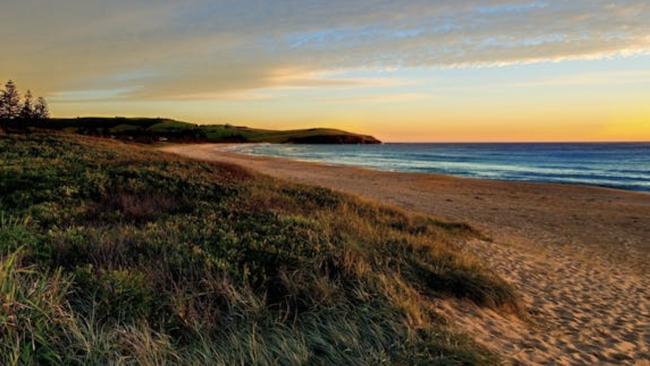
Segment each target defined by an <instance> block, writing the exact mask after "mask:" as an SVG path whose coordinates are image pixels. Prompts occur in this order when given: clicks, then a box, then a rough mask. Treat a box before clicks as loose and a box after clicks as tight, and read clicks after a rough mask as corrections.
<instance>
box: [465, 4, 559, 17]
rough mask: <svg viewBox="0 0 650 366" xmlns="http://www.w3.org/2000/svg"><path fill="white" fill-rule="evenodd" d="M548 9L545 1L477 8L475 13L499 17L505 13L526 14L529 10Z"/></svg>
mask: <svg viewBox="0 0 650 366" xmlns="http://www.w3.org/2000/svg"><path fill="white" fill-rule="evenodd" d="M546 7H548V3H547V2H545V1H534V2H529V3H511V4H499V5H491V6H478V7H476V11H477V12H478V13H479V14H485V15H500V14H506V13H526V12H529V11H531V10H537V9H543V8H546Z"/></svg>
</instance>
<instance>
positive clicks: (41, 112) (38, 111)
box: [33, 97, 50, 119]
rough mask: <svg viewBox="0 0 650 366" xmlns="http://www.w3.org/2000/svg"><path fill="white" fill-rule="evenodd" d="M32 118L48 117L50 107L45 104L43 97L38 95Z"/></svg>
mask: <svg viewBox="0 0 650 366" xmlns="http://www.w3.org/2000/svg"><path fill="white" fill-rule="evenodd" d="M33 118H34V119H48V118H50V109H49V108H48V106H47V101H46V100H45V98H43V97H38V100H37V101H36V105H35V106H34V117H33Z"/></svg>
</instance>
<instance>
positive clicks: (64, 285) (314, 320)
mask: <svg viewBox="0 0 650 366" xmlns="http://www.w3.org/2000/svg"><path fill="white" fill-rule="evenodd" d="M0 148H1V151H2V153H0V154H1V155H0V156H1V159H2V163H3V164H2V168H0V178H1V179H0V193H1V194H2V196H1V197H2V198H1V199H0V212H2V215H3V216H2V217H3V219H2V220H0V239H2V241H1V242H0V252H2V253H3V259H2V265H3V267H2V268H9V269H6V271H7V273H12V274H11V275H7V276H5V277H6V278H8V280H5V283H6V284H7V285H3V287H2V288H3V294H2V295H3V296H5V297H6V296H13V295H11V294H16V293H24V295H21V296H23V298H25V299H30V300H29V301H31V302H34V303H38V304H48V305H47V306H45V308H47V309H48V310H47V312H45V313H42V312H38V311H37V312H26V313H19V314H13V313H7V314H8V315H7V317H6V318H7V319H9V318H8V317H9V315H12V314H13V316H14V317H13V318H12V319H14V320H12V321H14V322H15V321H19V322H23V323H25V322H26V323H28V324H45V325H47V326H45V325H43V327H42V328H34V330H33V331H30V330H29V329H30V328H28V327H27V328H24V327H23V328H20V329H21V330H16V331H15V332H14V333H11V334H9V333H7V334H9V336H10V337H9V338H3V339H2V345H1V346H2V347H7V350H8V351H7V352H4V354H6V355H9V356H0V357H5V358H2V359H0V363H10V362H11V361H14V360H15V357H18V356H10V355H14V354H16V352H18V353H20V354H21V355H20V357H22V358H21V360H26V362H27V363H29V362H38V361H39V360H42V359H44V357H53V358H52V360H53V361H52V363H62V364H105V363H117V364H145V365H149V364H150V365H159V364H178V363H181V364H204V363H209V364H223V365H228V364H233V363H236V364H261V365H264V364H269V365H270V364H278V363H280V364H314V363H315V364H418V363H426V364H431V363H434V364H435V363H438V364H485V363H492V362H495V359H494V357H493V356H492V355H490V354H489V353H488V352H486V351H484V350H482V349H481V348H479V347H477V346H476V345H475V344H474V343H473V342H471V341H470V340H468V339H467V338H464V337H459V336H456V335H453V334H452V333H450V332H449V331H448V330H447V329H446V327H445V325H444V324H443V323H442V322H441V321H440V320H439V318H438V316H437V314H435V312H434V311H433V310H432V308H433V307H432V304H433V301H435V300H436V299H439V298H444V297H456V298H463V299H467V300H468V301H473V302H475V303H476V304H478V305H480V306H489V307H493V308H495V309H501V310H503V311H510V310H513V309H514V310H516V309H517V306H518V299H517V296H516V294H515V293H514V292H513V290H512V288H511V287H510V286H509V285H508V284H506V283H505V282H504V281H502V280H501V279H499V278H498V277H496V276H495V275H494V274H492V273H491V272H490V271H489V270H487V269H486V268H483V267H482V266H481V265H480V263H478V262H477V261H476V260H475V259H474V258H471V257H469V256H467V255H464V254H459V252H458V251H457V250H456V248H457V247H458V246H460V245H462V242H463V241H464V240H465V239H467V238H470V237H472V236H475V235H476V233H474V232H473V231H472V230H471V229H470V228H469V227H467V226H466V225H462V224H449V223H441V222H437V221H435V220H432V219H430V218H427V217H416V216H411V215H408V214H406V213H404V212H401V211H398V210H395V209H392V208H387V207H384V206H379V205H376V204H372V203H368V202H364V201H362V200H359V199H357V198H354V197H350V196H346V195H343V194H339V193H335V192H332V191H329V190H325V189H320V188H314V187H308V186H300V185H293V184H288V183H285V182H280V181H276V180H273V179H270V178H267V177H260V176H255V175H253V174H250V173H248V172H246V171H245V170H242V169H241V168H238V167H232V166H227V165H219V164H212V163H207V162H194V161H187V160H183V159H180V158H176V157H173V156H170V155H165V154H162V153H156V152H152V151H151V150H148V149H145V148H140V147H137V146H129V145H124V144H120V143H114V142H106V141H102V140H97V139H87V138H79V137H69V136H47V135H40V134H37V135H32V136H28V137H25V136H17V135H5V136H0ZM27 218H29V219H27ZM19 247H21V248H22V249H21V252H20V253H21V254H20V255H16V254H15V253H16V252H15V251H16V250H17V249H18V248H19ZM18 257H20V258H22V265H21V266H17V265H16V263H18V262H17V260H16V258H18ZM37 273H38V275H37ZM12 276H13V277H12ZM35 284H38V285H35ZM5 287H6V288H8V289H9V290H7V291H8V292H6V291H5ZM35 287H36V288H40V289H41V290H39V291H40V292H39V291H36V292H33V291H32V292H30V289H32V288H35ZM30 296H31V297H30ZM12 298H13V297H12ZM11 301H13V300H11ZM5 303H6V304H13V303H12V302H8V301H4V300H3V305H4V304H5ZM7 306H9V307H8V309H11V308H12V307H11V306H10V305H7ZM53 311H54V313H52V312H53ZM39 319H49V320H52V319H54V320H56V321H48V322H41V323H39ZM59 320H60V321H59ZM4 324H5V326H9V325H7V324H13V323H9V322H8V321H6V322H5V323H4ZM17 329H18V328H17ZM30 334H38V337H34V339H40V341H38V342H36V343H35V344H34V346H33V347H32V348H31V351H25V350H26V349H27V348H29V347H26V346H25V345H26V344H28V343H29V342H27V340H30V339H32V337H31V336H30ZM14 339H21V340H23V341H21V342H22V343H20V342H19V344H20V347H18V348H17V350H16V349H14V348H13V347H14V346H13V345H14V344H15V342H14V341H13V340H14ZM25 342H27V343H25ZM71 350H73V351H71ZM22 352H25V354H24V355H22Z"/></svg>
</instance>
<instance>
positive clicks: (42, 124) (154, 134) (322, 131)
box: [16, 117, 381, 144]
mask: <svg viewBox="0 0 650 366" xmlns="http://www.w3.org/2000/svg"><path fill="white" fill-rule="evenodd" d="M16 122H17V123H19V122H18V121H16ZM25 123H27V124H30V123H29V121H25ZM32 126H33V127H38V128H44V129H48V130H60V131H65V132H69V133H77V134H82V135H90V136H101V137H110V138H114V139H120V140H133V141H137V142H145V143H150V142H162V141H168V142H212V143H219V142H238V143H261V142H268V143H289V144H290V143H295V144H379V143H381V141H379V140H377V139H376V138H374V137H372V136H367V135H360V134H356V133H352V132H347V131H342V130H337V129H330V128H310V129H300V130H286V131H279V130H264V129H256V128H249V127H242V126H233V125H230V124H219V125H198V124H194V123H188V122H181V121H176V120H172V119H166V118H125V117H113V118H104V117H79V118H52V119H48V120H44V121H38V123H33V124H32Z"/></svg>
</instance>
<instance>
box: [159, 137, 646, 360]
mask: <svg viewBox="0 0 650 366" xmlns="http://www.w3.org/2000/svg"><path fill="white" fill-rule="evenodd" d="M161 149H162V150H164V151H167V152H172V153H176V154H180V155H184V156H187V157H191V158H195V159H202V160H214V161H221V162H227V163H234V164H237V165H241V166H244V167H247V168H250V169H252V170H255V171H258V172H261V173H264V174H269V175H272V176H275V177H279V178H284V179H287V180H290V181H294V182H301V183H306V184H316V185H320V186H324V187H327V188H332V189H336V190H340V191H344V192H348V193H352V194H357V195H360V196H362V197H366V198H369V199H373V200H378V201H381V202H384V203H388V204H393V205H396V206H399V207H401V208H404V209H407V210H411V211H417V212H423V213H426V214H430V215H434V216H437V217H441V218H445V219H449V220H454V221H462V222H466V223H469V224H471V225H472V226H474V227H476V228H478V229H479V230H481V232H482V233H483V234H484V235H485V236H486V237H488V238H489V239H488V240H482V241H478V240H477V241H475V242H472V243H470V245H468V247H467V248H466V250H468V251H471V252H473V253H475V254H476V255H478V256H479V257H481V258H482V259H483V260H485V261H486V262H487V263H489V264H490V265H491V266H492V267H493V268H494V269H495V270H496V271H497V272H498V273H499V274H500V275H502V276H503V277H504V278H506V279H508V280H509V281H511V282H512V283H513V284H515V285H516V287H517V288H518V289H519V291H520V292H521V293H522V294H523V296H524V299H525V302H526V305H527V306H528V312H529V314H530V316H529V317H528V318H527V319H518V318H515V317H509V318H504V317H503V316H502V315H499V314H497V313H494V312H491V311H485V310H479V309H478V308H476V307H474V306H472V305H470V304H468V303H451V302H449V301H446V302H441V303H440V304H439V306H440V312H441V314H443V315H445V316H447V317H449V318H450V319H453V320H454V321H455V322H457V323H458V324H462V326H463V328H464V330H465V331H466V332H467V333H469V334H471V335H472V336H473V337H474V338H475V339H477V340H478V341H479V342H481V343H483V344H484V345H486V346H488V347H491V348H493V349H494V350H496V351H497V352H499V353H501V354H502V355H504V356H505V357H506V359H509V360H511V361H512V362H513V363H522V364H547V363H553V364H567V365H568V364H594V363H605V364H632V365H635V364H636V365H646V364H649V362H650V349H649V346H650V280H648V274H649V273H650V261H649V260H650V194H645V193H636V192H626V191H620V190H612V189H605V188H596V187H584V186H573V185H554V184H537V183H521V182H504V181H488V180H476V179H464V178H456V177H449V176H441V175H433V174H415V173H393V172H380V171H373V170H368V169H362V168H355V167H349V166H333V165H324V164H315V163H306V162H299V161H290V160H284V159H277V158H270V157H259V156H247V155H241V154H237V153H233V152H229V151H227V150H228V146H227V145H213V144H201V145H172V146H165V147H162V148H161Z"/></svg>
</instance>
